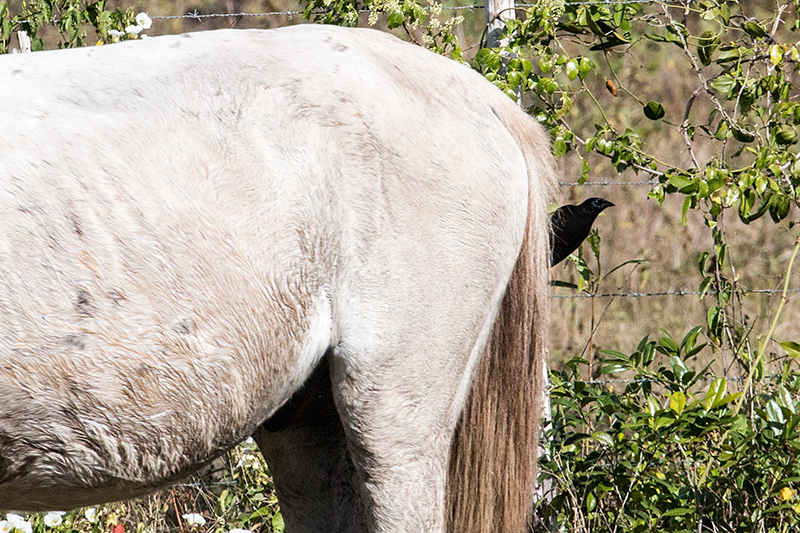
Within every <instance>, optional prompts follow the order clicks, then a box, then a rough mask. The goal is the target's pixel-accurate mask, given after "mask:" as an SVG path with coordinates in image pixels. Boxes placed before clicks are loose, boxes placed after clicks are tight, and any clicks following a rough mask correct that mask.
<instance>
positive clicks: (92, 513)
mask: <svg viewBox="0 0 800 533" xmlns="http://www.w3.org/2000/svg"><path fill="white" fill-rule="evenodd" d="M83 516H85V517H86V520H88V521H89V522H91V523H92V524H94V523H96V522H97V508H96V507H89V508H88V509H86V511H84V512H83Z"/></svg>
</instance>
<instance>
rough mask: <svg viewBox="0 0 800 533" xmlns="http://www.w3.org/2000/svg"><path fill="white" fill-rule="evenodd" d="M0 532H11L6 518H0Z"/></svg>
mask: <svg viewBox="0 0 800 533" xmlns="http://www.w3.org/2000/svg"><path fill="white" fill-rule="evenodd" d="M0 533H11V524H9V523H8V520H0Z"/></svg>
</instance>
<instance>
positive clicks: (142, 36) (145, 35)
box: [139, 33, 150, 39]
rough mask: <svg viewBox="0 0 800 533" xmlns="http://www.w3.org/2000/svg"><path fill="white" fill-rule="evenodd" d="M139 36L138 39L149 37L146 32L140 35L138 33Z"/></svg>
mask: <svg viewBox="0 0 800 533" xmlns="http://www.w3.org/2000/svg"><path fill="white" fill-rule="evenodd" d="M139 38H140V39H149V38H150V36H149V35H147V34H146V33H143V34H142V35H140V36H139Z"/></svg>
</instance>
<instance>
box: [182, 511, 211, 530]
mask: <svg viewBox="0 0 800 533" xmlns="http://www.w3.org/2000/svg"><path fill="white" fill-rule="evenodd" d="M183 519H184V520H186V523H187V524H189V525H190V526H192V527H195V526H203V525H205V523H206V519H205V518H203V515H201V514H197V513H189V514H185V515H183Z"/></svg>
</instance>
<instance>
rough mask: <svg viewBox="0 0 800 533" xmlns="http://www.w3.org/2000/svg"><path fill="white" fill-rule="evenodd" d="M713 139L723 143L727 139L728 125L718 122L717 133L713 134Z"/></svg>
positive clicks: (721, 121)
mask: <svg viewBox="0 0 800 533" xmlns="http://www.w3.org/2000/svg"><path fill="white" fill-rule="evenodd" d="M714 138H715V139H716V140H718V141H724V140H725V139H727V138H728V123H727V122H726V121H724V120H720V121H719V124H717V131H715V132H714Z"/></svg>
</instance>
